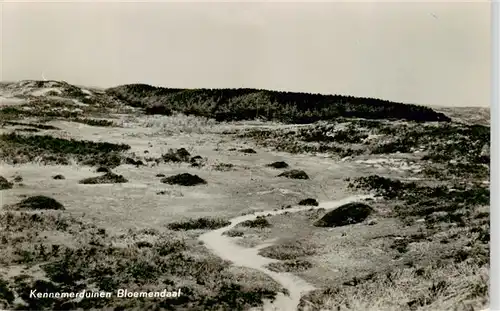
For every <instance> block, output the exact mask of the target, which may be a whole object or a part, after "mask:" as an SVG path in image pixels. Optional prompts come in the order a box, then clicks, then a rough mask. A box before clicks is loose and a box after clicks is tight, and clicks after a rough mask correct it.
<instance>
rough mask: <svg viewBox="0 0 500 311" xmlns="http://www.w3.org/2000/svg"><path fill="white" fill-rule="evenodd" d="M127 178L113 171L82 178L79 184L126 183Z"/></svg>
mask: <svg viewBox="0 0 500 311" xmlns="http://www.w3.org/2000/svg"><path fill="white" fill-rule="evenodd" d="M126 182H128V180H127V179H126V178H125V177H123V176H122V175H117V174H115V173H106V174H104V175H102V176H97V177H89V178H84V179H82V180H80V181H79V183H80V184H85V185H87V184H118V183H126Z"/></svg>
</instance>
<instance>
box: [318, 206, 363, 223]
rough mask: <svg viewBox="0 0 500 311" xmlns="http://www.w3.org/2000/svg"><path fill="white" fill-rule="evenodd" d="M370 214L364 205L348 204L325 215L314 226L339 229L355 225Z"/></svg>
mask: <svg viewBox="0 0 500 311" xmlns="http://www.w3.org/2000/svg"><path fill="white" fill-rule="evenodd" d="M372 212H373V209H372V208H371V207H370V206H368V205H366V204H363V203H348V204H345V205H342V206H340V207H338V208H336V209H334V210H333V211H331V212H328V213H326V215H324V216H323V217H322V218H321V219H320V220H318V221H316V222H315V223H314V225H315V226H316V227H340V226H346V225H351V224H356V223H359V222H362V221H363V220H365V219H366V218H367V217H368V216H370V214H371V213H372Z"/></svg>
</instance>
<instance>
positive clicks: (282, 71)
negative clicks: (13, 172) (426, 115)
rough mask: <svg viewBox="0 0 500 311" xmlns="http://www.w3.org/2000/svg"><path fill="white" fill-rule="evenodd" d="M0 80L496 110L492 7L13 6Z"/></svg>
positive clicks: (5, 24) (5, 22)
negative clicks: (246, 91)
mask: <svg viewBox="0 0 500 311" xmlns="http://www.w3.org/2000/svg"><path fill="white" fill-rule="evenodd" d="M1 14H2V15H1V16H2V17H1V31H0V34H1V37H0V43H1V48H0V59H1V63H0V75H1V76H0V79H1V80H2V81H15V80H25V79H35V80H41V79H42V77H44V78H46V79H49V80H64V81H67V82H69V83H72V84H77V85H86V86H97V87H111V86H116V85H120V84H127V83H147V84H152V85H156V86H166V87H175V88H237V87H247V88H260V89H273V90H285V91H297V92H310V93H325V94H341V95H352V96H360V97H375V98H382V99H387V100H392V101H398V102H404V103H415V104H420V105H433V106H451V107H453V106H489V105H490V67H491V66H492V64H491V55H490V54H491V51H490V50H491V48H490V41H491V40H490V4H489V3H488V2H486V1H481V2H457V1H453V2H451V1H447V2H439V3H436V2H433V3H430V2H405V1H398V2H376V1H367V2H349V3H347V2H318V3H291V2H288V3H286V2H274V3H269V2H259V3H256V2H253V3H252V2H248V3H234V2H233V3H228V2H225V3H224V2H217V3H216V2H213V3H206V2H199V3H189V2H186V3H175V2H170V3H158V2H149V3H144V2H143V3H138V2H135V3H134V2H129V3H126V2H122V3H111V2H107V3H102V2H101V3H89V2H87V3H84V2H80V3H71V2H59V3H57V2H52V3H34V2H8V1H6V2H4V3H3V4H2V7H1Z"/></svg>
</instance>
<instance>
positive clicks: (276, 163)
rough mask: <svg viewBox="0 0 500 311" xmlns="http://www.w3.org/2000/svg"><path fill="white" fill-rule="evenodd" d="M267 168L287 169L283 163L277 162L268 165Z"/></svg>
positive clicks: (286, 165)
mask: <svg viewBox="0 0 500 311" xmlns="http://www.w3.org/2000/svg"><path fill="white" fill-rule="evenodd" d="M267 166H268V167H272V168H287V167H288V164H287V163H286V162H284V161H278V162H273V163H271V164H268V165H267Z"/></svg>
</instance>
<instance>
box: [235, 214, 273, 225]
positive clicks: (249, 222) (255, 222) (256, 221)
mask: <svg viewBox="0 0 500 311" xmlns="http://www.w3.org/2000/svg"><path fill="white" fill-rule="evenodd" d="M241 225H242V226H244V227H250V228H267V227H271V224H270V223H269V221H268V220H267V219H265V218H264V217H261V216H259V217H257V218H256V219H254V220H247V221H244V222H242V223H241Z"/></svg>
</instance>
